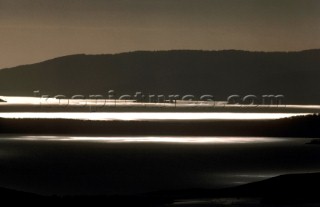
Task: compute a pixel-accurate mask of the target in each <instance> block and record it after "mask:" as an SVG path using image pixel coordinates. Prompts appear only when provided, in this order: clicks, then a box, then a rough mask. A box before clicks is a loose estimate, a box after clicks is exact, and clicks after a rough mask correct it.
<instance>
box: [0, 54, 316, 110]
mask: <svg viewBox="0 0 320 207" xmlns="http://www.w3.org/2000/svg"><path fill="white" fill-rule="evenodd" d="M319 57H320V50H319V49H312V50H304V51H298V52H252V51H242V50H241V51H238V50H221V51H202V50H170V51H135V52H126V53H119V54H102V55H86V54H76V55H68V56H62V57H58V58H54V59H50V60H46V61H43V62H39V63H35V64H30V65H23V66H17V67H13V68H6V69H1V70H0V83H1V87H0V94H2V95H18V96H25V95H26V96H32V95H33V91H34V90H40V91H41V93H42V94H47V95H51V96H54V95H58V94H64V95H67V96H72V95H78V94H83V95H85V96H87V95H89V94H106V93H107V92H108V90H115V91H116V92H118V93H119V94H135V92H138V91H141V92H143V93H145V94H157V95H158V94H165V95H167V94H179V95H186V94H192V95H195V96H201V95H207V94H209V95H213V96H214V97H216V98H217V100H225V99H226V98H227V97H228V96H230V95H234V94H240V95H242V96H245V95H250V94H254V95H257V96H262V95H265V94H267V95H279V94H282V95H285V96H286V100H287V102H288V103H304V104H306V103H320V97H318V93H317V91H319V90H320V84H318V83H317V82H318V79H317V77H319V76H320V70H319V68H320V58H319Z"/></svg>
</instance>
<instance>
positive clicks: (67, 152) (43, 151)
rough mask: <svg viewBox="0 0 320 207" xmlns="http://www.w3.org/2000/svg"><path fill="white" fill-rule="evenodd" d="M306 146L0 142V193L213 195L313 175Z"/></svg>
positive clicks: (204, 141) (313, 152) (161, 140)
mask: <svg viewBox="0 0 320 207" xmlns="http://www.w3.org/2000/svg"><path fill="white" fill-rule="evenodd" d="M308 141H310V139H302V138H300V139H297V138H263V137H261V138H245V137H242V138H235V137H202V138H201V137H64V136H12V135H10V136H9V135H8V136H6V135H1V137H0V186H1V187H7V188H12V189H18V190H24V191H31V192H36V193H42V194H127V193H129V194H130V193H141V192H149V191H155V190H164V189H184V188H220V187H227V186H234V185H239V184H243V183H248V182H253V181H257V180H262V179H266V178H269V177H273V176H276V175H280V174H287V173H297V172H299V173H300V172H301V173H302V172H318V171H320V146H316V145H307V144H305V143H307V142H308Z"/></svg>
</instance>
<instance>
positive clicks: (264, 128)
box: [0, 115, 320, 138]
mask: <svg viewBox="0 0 320 207" xmlns="http://www.w3.org/2000/svg"><path fill="white" fill-rule="evenodd" d="M319 123H320V117H319V116H318V115H308V116H298V117H291V118H284V119H278V120H169V121H167V120H150V121H145V120H143V121H139V120H130V121H121V120H120V121H85V120H71V119H4V118H0V131H1V134H34V135H49V134H50V135H56V134H61V135H108V136H109V135H110V136H249V137H261V136H263V137H304V138H306V137H308V138H318V137H320V128H319Z"/></svg>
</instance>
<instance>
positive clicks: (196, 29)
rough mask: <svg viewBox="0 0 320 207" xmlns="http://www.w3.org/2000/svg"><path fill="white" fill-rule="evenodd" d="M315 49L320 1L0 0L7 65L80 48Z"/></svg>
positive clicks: (1, 50) (2, 56)
mask: <svg viewBox="0 0 320 207" xmlns="http://www.w3.org/2000/svg"><path fill="white" fill-rule="evenodd" d="M311 48H320V1H318V0H0V68H3V67H11V66H15V65H20V64H28V63H34V62H38V61H42V60H46V59H50V58H53V57H57V56H63V55H68V54H75V53H87V54H100V53H118V52H124V51H134V50H169V49H205V50H221V49H244V50H259V51H261V50H263V51H279V50H281V51H289V50H290V51H291V50H303V49H311Z"/></svg>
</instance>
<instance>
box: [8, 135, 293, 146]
mask: <svg viewBox="0 0 320 207" xmlns="http://www.w3.org/2000/svg"><path fill="white" fill-rule="evenodd" d="M2 139H6V140H26V141H69V142H79V141H80V142H101V143H177V144H179V143H180V144H257V143H275V142H284V141H288V139H285V138H263V137H227V138H226V137H72V136H65V137H64V136H21V137H15V138H2Z"/></svg>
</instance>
